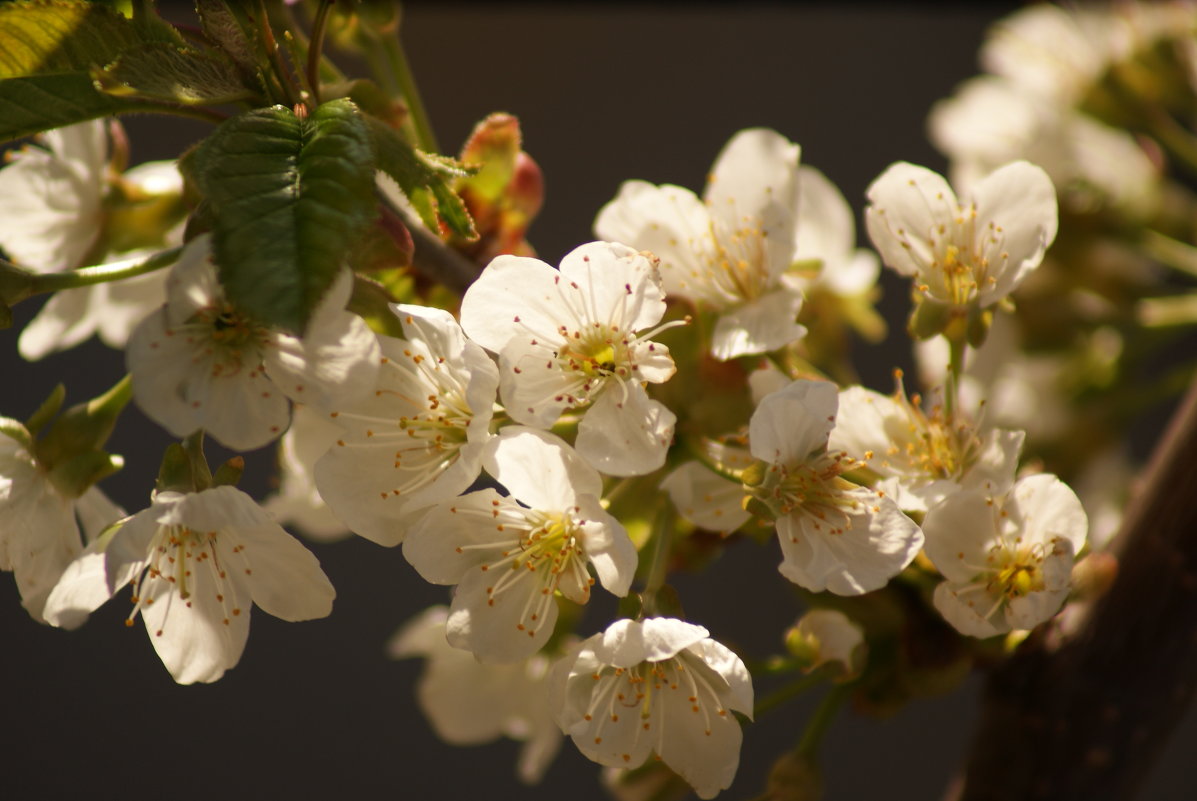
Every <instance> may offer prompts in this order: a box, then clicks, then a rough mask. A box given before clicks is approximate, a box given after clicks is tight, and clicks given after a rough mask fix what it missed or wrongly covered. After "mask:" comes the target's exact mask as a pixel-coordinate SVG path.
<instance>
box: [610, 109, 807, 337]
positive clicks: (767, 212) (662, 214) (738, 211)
mask: <svg viewBox="0 0 1197 801" xmlns="http://www.w3.org/2000/svg"><path fill="white" fill-rule="evenodd" d="M799 153H800V149H799V147H798V145H796V144H793V143H792V142H790V141H789V140H787V139H786V138H785V137H783V136H781V135H780V134H778V133H776V132H774V131H770V130H767V129H764V128H753V129H749V130H746V131H741V132H739V133H738V134H736V135H735V136H734V137H732V139H731V141H729V142H728V143H727V145H726V146H725V147H724V148H723V151H722V152H721V153H720V154H719V157H718V158H717V159H716V160H715V165H714V167H712V168H711V177H710V179H709V182H708V184H707V188H706V191H705V192H704V194H703V198H702V200H699V198H698V197H697V196H696V195H695V194H694V193H693V192H691V191H690V190H688V189H683V188H682V187H679V186H670V185H664V186H654V185H653V184H649V183H646V182H644V181H628V182H625V183H624V184H623V186H622V187H621V188H620V190H619V195H618V196H617V197H616V198H615V199H614V200H612V201H611V202H610V203H608V204H607V205H606V206H604V207H603V209H602V210H601V211H600V212H599V215H598V218H597V219H596V220H595V224H594V230H595V233H596V235H597V236H599V237H600V238H602V239H607V240H613V241H619V242H625V243H627V244H629V245H632V246H633V247H637V248H641V249H644V250H649V251H652V252H653V254H655V255H656V256H657V257H658V258H659V259H660V260H661V278H662V282H663V284H664V287H665V291H666V292H667V293H669V294H670V295H674V296H677V297H682V298H686V299H687V300H690V301H691V302H693V303H695V304H697V305H698V306H700V307H705V308H709V309H712V310H714V311H716V312H718V314H719V318H718V321H717V322H716V324H715V330H714V332H713V334H712V338H711V352H712V354H713V355H714V356H715V358H717V359H732V358H735V357H737V356H747V355H752V354H757V353H765V352H767V351H771V350H776V349H778V348H781V347H784V346H785V345H788V344H790V343H791V342H793V341H795V340H797V339H800V338H801V337H802V335H803V334H804V333H805V330H806V329H804V328H803V327H802V326H800V325H798V323H797V322H795V319H796V318H797V316H798V311H799V310H800V309H801V307H802V281H801V280H799V279H797V278H796V277H794V276H790V275H787V271H788V270H789V269H790V266H791V264H792V263H793V261H794V258H795V221H796V220H797V217H798V197H799V194H798V193H799V178H798V158H799Z"/></svg>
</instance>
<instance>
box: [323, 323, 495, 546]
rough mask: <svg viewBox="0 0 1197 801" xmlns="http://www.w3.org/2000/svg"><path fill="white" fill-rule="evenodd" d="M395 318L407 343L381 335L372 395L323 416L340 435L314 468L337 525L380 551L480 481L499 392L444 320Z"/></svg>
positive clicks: (477, 355)
mask: <svg viewBox="0 0 1197 801" xmlns="http://www.w3.org/2000/svg"><path fill="white" fill-rule="evenodd" d="M394 310H395V312H396V314H397V315H398V317H399V320H400V323H401V325H402V326H403V332H404V335H405V336H406V337H407V338H406V339H396V338H393V337H379V342H380V347H381V349H382V358H381V360H380V362H381V363H380V369H379V371H378V376H377V383H376V386H375V387H374V391H373V392H367V393H366V394H365V395H363V396H361V397H360V398H359V400H358V401H357V402H355V403H352V404H349V405H346V406H343V407H338V408H337V409H336V410H334V411H333V412H332V413H331V414H330V418H331V419H332V420H333V422H335V423H337V424H338V425H339V426H340V427H341V433H340V435H339V436H337V437H335V441H334V443H333V444H332V446H331V447H330V448H329V450H328V452H327V453H326V454H324V456H323V457H321V458H320V460H319V461H318V462H316V469H315V480H316V487H317V489H318V490H319V491H320V495H321V497H322V498H324V501H325V502H326V503H327V504H328V506H329V508H330V509H332V510H333V513H334V514H335V515H336V517H337V518H339V519H340V520H342V521H344V522H345V524H346V525H348V526H349V528H350V529H352V530H353V531H354V532H355V533H357V534H360V535H361V536H363V537H366V538H367V539H370V540H373V541H374V542H377V543H379V544H380V545H387V546H393V545H398V544H399V543H400V542H402V541H403V537H404V535H405V534H406V532H407V529H408V528H409V527H410V526H411V525H412V523H413V522H414V521H415V519H416V518H417V517H418V516H419V514H420V513H421V512H423V511H424V510H426V509H427V508H428V507H430V506H433V505H435V504H437V503H439V502H441V501H443V500H446V499H448V498H452V497H454V496H455V495H457V494H458V493H460V492H462V491H463V490H465V489H466V488H468V487H469V486H470V484H472V483H474V480H475V479H476V478H478V473H479V472H480V471H481V469H482V450H483V447H484V446H485V445H486V442H487V441H488V440H489V439H490V438H491V436H492V434H491V431H490V425H491V421H492V416H493V409H494V404H495V394H496V392H497V390H498V386H499V371H498V369H497V368H496V367H495V364H494V362H493V361H491V359H490V357H489V356H487V355H486V352H485V351H484V350H482V348H480V347H479V346H478V345H476V344H474V343H473V342H470V341H468V340H467V339H466V338H465V335H464V334H463V333H462V331H461V327H460V326H458V324H457V321H456V320H454V319H453V316H452V315H450V314H449V313H448V312H445V311H442V310H441V309H434V308H428V307H424V306H405V305H399V306H395V307H394Z"/></svg>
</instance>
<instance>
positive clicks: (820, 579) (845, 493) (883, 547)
mask: <svg viewBox="0 0 1197 801" xmlns="http://www.w3.org/2000/svg"><path fill="white" fill-rule="evenodd" d="M837 405H838V397H837V393H836V387H835V385H834V384H832V383H830V382H827V381H806V380H798V381H794V382H793V383H791V384H790V385H789V386H788V387H786V388H785V389H783V390H781V391H779V392H774V393H772V394H771V395H768V396H766V397H765V398H764V399H763V400H762V401H761V402H760V405H758V406H757V409H756V411H755V412H754V413H753V415H752V419H751V421H750V422H749V431H748V441H749V448H750V450H751V451H752V455H753V456H754V457H755V458H757V459H759V460H761V464H760V465H759V469H757V470H755V471H753V470H748V471H745V473H744V481H745V485H746V486H747V487H748V490H749V492H750V493H751V494H752V495H753V497H754V499H756V500H757V501H759V502H760V503H761V504H762V505H763V506H764V507H765V508H766V509H767V510H768V512H769V513H770V514H771V515H772V516H773V517H774V518H775V519H776V526H777V536H778V539H779V540H780V542H781V551H782V556H783V560H782V563H781V565H780V566H779V568H778V569H779V570H780V571H781V573H782V575H784V576H785V577H786V578H788V579H790V580H791V581H793V582H795V583H796V584H799V585H801V586H803V587H805V588H806V589H808V590H811V591H812V592H822V591H823V590H828V591H830V592H833V593H836V594H837V595H859V594H861V593H865V592H870V591H871V590H875V589H879V588H880V587H883V586H884V585H885V583H886V582H887V581H889V579H890V578H892V577H893V576H895V575H897V574H898V573H899V572H901V570H902V569H903V568H905V567H906V566H907V565H908V564H910V562H911V560H913V559H914V557H915V554H917V553H918V551H919V548H921V547H922V545H923V533H922V532H921V531H920V530H919V527H918V525H916V524H915V523H914V521H912V520H911V519H910V518H908V517H906V515H904V514H902V512H901V511H900V510H899V508H898V505H897V504H896V503H894V501H893V499H891V498H889V497H888V496H886V495H882V494H879V493H878V492H876V491H875V490H872V489H869V488H867V487H860V486H857V485H855V484H852V483H851V482H849V481H847V480H846V479H844V478H842V477H841V475H840V474H841V473H842V472H844V471H846V470H849V469H852V468H853V467H855V466H858V465H857V463H856V462H855V461H854V460H853V459H851V458H849V457H847V456H845V455H844V454H843V453H833V452H829V451H828V450H827V443H828V437H829V435H830V434H831V431H832V429H833V427H835V425H836V411H837ZM753 473H755V475H753Z"/></svg>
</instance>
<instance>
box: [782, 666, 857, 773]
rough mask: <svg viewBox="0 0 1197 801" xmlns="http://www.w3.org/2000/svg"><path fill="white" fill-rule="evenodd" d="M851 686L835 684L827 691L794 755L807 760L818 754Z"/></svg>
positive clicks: (808, 722) (807, 724)
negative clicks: (824, 737) (796, 754)
mask: <svg viewBox="0 0 1197 801" xmlns="http://www.w3.org/2000/svg"><path fill="white" fill-rule="evenodd" d="M851 686H852V685H850V684H837V685H835V686H834V687H832V688H831V689H830V690H829V691H828V693H827V695H825V696H823V700H822V701H820V702H819V706H818V708H816V709H815V713H814V714H813V715H811V718H810V720H808V721H807V723H806V730H805V731H804V732H802V739H801V740H799V741H798V747H797V748H795V749H794V750H795V752H796V753H798V754H799V755H801V756H805V757H807V758H813V757H814V756H815V754H816V753H818V750H819V745H820V744H821V743H822V742H823V736H824V735H825V734H827V730H828V729H830V728H831V723H832V721H834V720H835V716H836V715H837V714H838V713H839V710H840V705H841V704H843V703H844V700H845V699H846V698H847V697H848V693H849V692H850V691H851V690H850V688H851Z"/></svg>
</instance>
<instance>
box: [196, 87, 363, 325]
mask: <svg viewBox="0 0 1197 801" xmlns="http://www.w3.org/2000/svg"><path fill="white" fill-rule="evenodd" d="M370 144H371V143H370V135H369V132H368V130H367V128H366V126H365V125H364V124H363V122H362V117H361V115H360V114H359V113H358V110H357V107H356V106H354V104H353V103H352V102H350V101H348V100H333V101H331V102H329V103H325V104H323V105H321V106H319V107H318V108H317V109H316V110H315V111H313V112H312V113H311V116H310V117H307V118H301V117H298V116H296V115H295V114H294V113H293V112H292V111H291V110H290V109H287V108H284V107H282V106H272V107H270V108H261V109H255V110H253V111H249V112H246V113H244V114H240V115H238V116H236V117H233V118H232V119H230V120H227V121H226V122H224V123H223V124H222V125H221V126H220V127H219V128H217V129H216V131H215V132H214V133H213V134H212V135H211V136H210V137H209V138H208V139H207V140H205V141H204V142H203V143H201V144H200V146H199V147H198V148H196V151H195V153H194V155H193V156H192V163H191V164H190V165H189V166H188V170H189V173H190V174H191V175H192V176H193V177H194V179H195V181H196V183H197V184H198V186H199V189H200V191H201V192H202V194H203V195H204V197H205V198H206V199H207V200H208V202H209V203H210V204H211V211H212V215H213V219H212V234H213V251H214V255H215V260H216V264H217V266H218V270H219V274H220V282H221V284H222V286H223V287H224V289H225V291H226V293H227V294H228V297H229V299H230V300H231V301H232V302H233V303H234V304H236V305H237V306H238V307H240V308H241V310H242V311H244V312H245V313H246V314H248V315H249V316H251V317H253V318H255V319H257V320H259V321H260V322H262V323H265V324H267V325H273V326H277V327H279V328H283V329H285V330H288V331H293V332H296V333H298V332H302V331H303V329H304V328H305V327H306V325H307V323H308V320H309V319H310V318H311V315H312V312H313V310H314V309H315V307H316V305H317V304H318V303H319V302H320V300H321V298H323V296H324V294H325V292H326V291H327V290H328V288H329V286H331V285H332V282H333V280H334V279H335V278H336V275H337V271H338V270H339V269H340V268H341V265H342V264H343V262H344V256H345V253H346V252H347V251H349V250H350V249H352V248H353V246H354V245H355V244H356V243H357V242H358V241H359V239H360V237H361V235H362V232H363V230H364V229H365V227H366V226H367V225H369V224H370V222H371V221H372V220H373V219H374V217H375V215H376V213H377V205H376V202H375V197H374V157H373V152H372V149H371V147H370Z"/></svg>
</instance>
